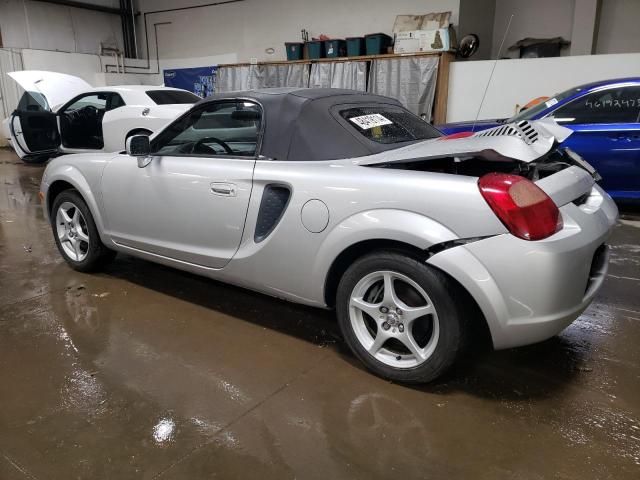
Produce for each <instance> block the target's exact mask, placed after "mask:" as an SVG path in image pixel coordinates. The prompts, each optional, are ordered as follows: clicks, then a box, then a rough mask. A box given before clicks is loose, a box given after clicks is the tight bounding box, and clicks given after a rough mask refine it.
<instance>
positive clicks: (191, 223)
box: [41, 89, 618, 383]
mask: <svg viewBox="0 0 640 480" xmlns="http://www.w3.org/2000/svg"><path fill="white" fill-rule="evenodd" d="M568 134H570V131H569V130H567V129H565V128H564V127H560V126H558V125H557V124H555V123H553V121H540V122H531V123H529V122H526V121H525V122H520V123H518V124H510V125H502V126H500V127H497V128H495V129H491V130H485V131H483V132H479V133H476V134H475V135H472V136H466V134H465V135H463V136H455V135H454V136H450V137H442V136H441V135H440V133H439V132H438V131H437V130H435V129H434V128H433V127H432V126H430V125H429V124H427V123H425V122H424V121H422V120H421V119H420V118H418V117H417V116H415V115H413V114H412V113H410V112H408V111H407V110H406V109H404V108H403V107H402V106H401V105H400V104H399V103H398V102H397V101H396V100H393V99H390V98H386V97H380V96H376V95H368V94H363V93H360V92H355V91H348V90H331V89H297V90H295V89H286V90H282V89H272V90H262V91H248V92H233V93H227V94H221V95H214V96H212V97H209V98H208V99H206V100H203V101H201V102H199V103H198V104H196V105H195V106H194V107H193V108H191V109H190V110H189V111H188V112H186V113H185V114H184V115H182V116H181V117H179V118H178V119H177V120H175V121H174V122H173V123H171V124H170V125H168V126H167V127H166V128H164V129H163V130H161V131H160V132H158V133H157V134H155V135H154V136H152V137H151V139H149V137H146V136H133V137H131V138H130V139H129V140H128V141H127V151H126V152H122V153H116V154H79V155H67V156H62V157H59V158H56V159H54V160H53V161H52V162H51V163H50V164H49V165H48V166H47V168H46V171H45V173H44V177H43V181H42V188H41V198H42V200H43V203H44V205H45V210H46V215H48V218H50V221H51V225H52V227H53V234H54V236H55V241H56V243H57V246H58V248H59V250H60V253H61V254H62V256H63V257H64V258H65V260H66V261H67V262H68V263H69V264H70V265H71V267H73V268H75V269H76V270H80V271H91V270H95V269H98V268H99V267H101V266H102V265H104V264H105V262H106V261H108V260H110V259H112V258H113V256H114V255H115V252H122V253H126V254H130V255H135V256H137V257H141V258H144V259H148V260H151V261H154V262H159V263H162V264H165V265H170V266H173V267H176V268H180V269H183V270H188V271H190V272H194V273H197V274H201V275H205V276H208V277H211V278H214V279H216V280H220V281H223V282H229V283H232V284H236V285H240V286H243V287H246V288H250V289H253V290H257V291H259V292H262V293H266V294H269V295H273V296H275V297H280V298H284V299H287V300H290V301H293V302H298V303H303V304H306V305H312V306H317V307H322V308H335V310H336V312H337V317H338V322H339V324H340V328H341V331H342V333H343V335H344V339H345V341H346V343H347V344H348V345H349V346H350V348H351V349H352V350H353V353H354V354H355V355H356V356H357V357H358V358H359V359H360V360H362V362H363V363H364V364H365V365H366V366H367V367H368V368H369V369H371V370H372V371H373V372H375V373H377V374H379V375H381V376H383V377H386V378H388V379H392V380H395V381H400V382H409V383H418V382H427V381H430V380H433V379H434V378H436V377H438V376H439V375H441V374H442V373H443V372H444V371H445V370H446V369H447V368H448V367H449V366H451V365H452V364H453V363H454V361H455V360H456V358H458V357H460V355H461V353H462V352H463V347H464V346H465V345H466V342H467V341H472V342H473V341H479V339H480V336H479V334H478V332H485V333H487V334H488V335H489V336H490V338H491V340H492V343H493V346H494V347H495V348H497V349H502V348H508V347H514V346H518V345H524V344H529V343H533V342H538V341H541V340H544V339H546V338H549V337H551V336H553V335H555V334H557V333H559V332H560V331H561V330H562V329H564V328H565V327H566V326H567V325H569V324H570V323H571V322H572V321H573V320H574V319H575V318H577V317H578V315H580V313H581V312H582V311H583V310H584V309H585V308H586V307H587V306H588V305H589V303H590V302H591V300H592V299H593V297H594V295H595V294H596V292H597V291H598V289H599V288H600V286H601V285H602V282H603V280H604V277H605V274H606V270H607V264H608V249H607V246H606V244H605V242H606V240H607V237H608V236H609V234H610V232H611V229H612V227H613V226H614V224H615V222H616V219H617V214H618V212H617V209H616V207H615V205H614V203H613V202H612V201H611V199H610V197H609V196H608V195H607V194H606V193H605V192H604V191H603V190H602V189H601V188H600V187H599V186H598V184H597V183H596V181H597V179H598V176H597V173H596V172H595V171H594V170H593V169H592V168H591V167H590V166H589V164H587V163H586V162H584V161H583V160H582V159H581V158H580V157H579V156H578V155H576V154H575V153H573V152H572V151H570V150H568V149H563V148H559V147H558V143H559V142H561V141H562V140H564V139H565V138H566V137H567V135H568Z"/></svg>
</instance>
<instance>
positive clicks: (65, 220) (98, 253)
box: [51, 190, 115, 272]
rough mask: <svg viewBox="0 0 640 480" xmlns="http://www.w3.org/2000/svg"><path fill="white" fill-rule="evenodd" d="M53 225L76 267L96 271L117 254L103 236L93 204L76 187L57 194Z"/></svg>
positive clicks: (58, 241) (58, 242)
mask: <svg viewBox="0 0 640 480" xmlns="http://www.w3.org/2000/svg"><path fill="white" fill-rule="evenodd" d="M51 227H52V228H53V236H54V238H55V241H56V245H57V247H58V250H59V251H60V253H61V254H62V257H63V258H64V259H65V260H66V262H67V263H68V264H69V265H70V266H71V267H72V268H73V269H74V270H78V271H80V272H91V271H95V270H98V269H99V268H100V267H102V266H103V265H104V264H105V263H107V262H108V261H110V260H112V259H113V258H114V257H115V252H114V251H112V250H109V249H108V248H107V247H105V246H104V244H103V243H102V241H101V240H100V235H99V234H98V229H97V228H96V224H95V222H94V220H93V216H92V215H91V212H90V211H89V207H87V204H86V203H85V201H84V200H83V199H82V197H81V196H80V194H79V193H78V192H76V191H75V190H65V191H64V192H62V193H61V194H60V195H58V196H57V197H56V198H55V200H54V202H53V208H52V210H51Z"/></svg>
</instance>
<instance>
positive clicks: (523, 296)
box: [427, 185, 618, 349]
mask: <svg viewBox="0 0 640 480" xmlns="http://www.w3.org/2000/svg"><path fill="white" fill-rule="evenodd" d="M560 211H561V214H562V217H563V220H564V228H563V229H562V230H561V231H559V232H558V233H556V234H555V235H553V236H551V237H549V238H547V239H544V240H540V241H534V242H532V241H526V240H521V239H519V238H516V237H514V236H513V235H510V234H503V235H497V236H494V237H490V238H486V239H482V240H479V241H476V242H472V243H468V244H466V245H461V246H457V247H454V248H449V249H447V250H444V251H441V252H439V253H436V254H435V255H433V256H432V257H430V258H429V259H428V260H427V263H429V264H431V265H433V266H435V267H438V268H440V269H441V270H443V271H445V272H447V273H448V274H449V275H451V276H452V277H453V278H455V279H456V280H457V281H458V282H459V283H460V284H462V286H464V287H465V288H466V289H467V291H468V292H469V293H470V294H471V296H472V297H473V298H474V299H475V300H476V302H477V303H478V306H479V307H480V309H481V310H482V312H483V314H484V316H485V319H486V321H487V324H488V327H489V330H490V332H491V337H492V340H493V345H494V347H495V348H496V349H502V348H509V347H516V346H520V345H527V344H531V343H536V342H539V341H542V340H545V339H547V338H549V337H552V336H554V335H556V334H558V333H559V332H560V331H562V330H563V329H564V328H566V327H567V326H568V325H569V324H570V323H571V322H573V320H575V319H576V318H577V317H578V316H579V315H580V314H581V313H582V311H584V310H585V309H586V308H587V307H588V306H589V304H590V303H591V301H592V300H593V297H594V296H595V295H596V293H597V292H598V290H599V289H600V287H601V285H602V283H603V281H604V277H605V276H606V272H607V265H608V256H609V252H608V248H607V247H606V245H605V242H606V240H607V238H608V236H609V234H610V232H611V229H612V227H613V226H614V225H615V223H616V220H617V215H618V211H617V208H616V206H615V204H614V203H613V201H612V200H611V198H610V197H609V196H608V195H607V194H606V193H604V192H603V191H602V189H601V188H600V187H598V186H597V185H596V186H594V187H593V189H592V191H591V194H590V196H589V199H588V200H587V201H586V202H584V203H583V204H581V205H576V204H574V203H568V204H566V205H564V206H563V207H561V208H560Z"/></svg>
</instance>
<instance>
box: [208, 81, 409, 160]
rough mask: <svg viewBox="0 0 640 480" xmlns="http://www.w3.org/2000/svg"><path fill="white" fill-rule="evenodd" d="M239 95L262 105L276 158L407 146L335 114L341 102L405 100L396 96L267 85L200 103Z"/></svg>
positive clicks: (268, 146)
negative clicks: (372, 135)
mask: <svg viewBox="0 0 640 480" xmlns="http://www.w3.org/2000/svg"><path fill="white" fill-rule="evenodd" d="M238 98H239V99H247V100H252V101H255V102H257V103H259V104H260V105H262V108H263V111H264V116H263V122H264V136H263V138H262V146H261V149H260V154H262V155H264V156H265V157H269V158H273V159H275V160H336V159H340V158H352V157H361V156H364V155H370V154H373V153H378V152H381V151H384V150H389V149H392V148H398V147H400V146H403V144H398V143H396V144H386V145H385V144H381V143H377V142H373V141H371V140H369V139H367V138H365V137H364V136H363V135H360V134H359V133H358V132H357V131H355V129H354V128H355V127H353V126H351V125H350V124H349V123H348V122H347V121H346V120H344V119H343V118H342V117H340V115H335V114H332V112H333V111H334V110H335V109H334V108H333V107H334V106H336V105H340V106H344V107H345V108H348V107H350V106H358V105H359V104H369V105H370V104H387V105H393V106H401V104H400V102H398V101H397V100H395V99H393V98H388V97H383V96H380V95H370V94H366V93H362V92H358V91H356V90H340V89H334V88H304V89H302V88H267V89H260V90H247V91H238V92H228V93H219V94H215V95H212V96H210V97H207V98H206V99H204V100H202V101H201V102H199V103H198V105H204V104H206V103H209V102H211V101H216V100H224V99H238ZM333 113H335V112H333Z"/></svg>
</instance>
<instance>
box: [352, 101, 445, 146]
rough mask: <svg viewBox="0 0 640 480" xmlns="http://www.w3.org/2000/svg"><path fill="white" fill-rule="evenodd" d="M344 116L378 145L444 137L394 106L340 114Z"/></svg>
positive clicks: (366, 107) (370, 106)
mask: <svg viewBox="0 0 640 480" xmlns="http://www.w3.org/2000/svg"><path fill="white" fill-rule="evenodd" d="M340 115H341V116H342V118H344V119H345V120H348V121H349V125H351V126H352V127H353V129H354V130H356V131H357V132H358V133H359V134H361V135H363V136H364V137H366V138H368V139H369V140H372V141H374V142H377V143H383V144H390V143H402V142H410V141H415V140H427V139H430V138H436V137H439V136H441V134H440V132H439V131H438V130H436V129H435V128H434V127H433V126H431V125H430V124H428V123H427V122H425V121H424V120H422V119H421V118H420V117H418V116H416V115H414V114H413V113H411V112H409V111H408V110H405V109H404V108H402V107H397V106H393V105H366V106H365V105H363V106H358V107H351V108H347V109H344V110H340Z"/></svg>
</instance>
